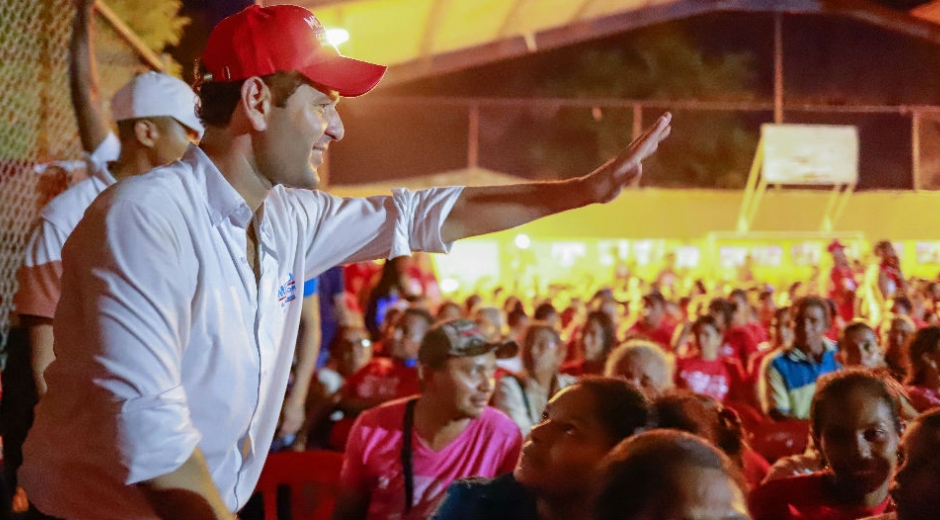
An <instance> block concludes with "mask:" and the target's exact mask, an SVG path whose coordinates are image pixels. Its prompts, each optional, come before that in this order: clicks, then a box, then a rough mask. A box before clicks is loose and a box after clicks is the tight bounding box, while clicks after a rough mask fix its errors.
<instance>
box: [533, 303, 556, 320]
mask: <svg viewBox="0 0 940 520" xmlns="http://www.w3.org/2000/svg"><path fill="white" fill-rule="evenodd" d="M553 314H558V310H557V309H555V306H554V305H552V304H551V303H548V302H546V303H543V304H541V305H539V306H538V307H536V308H535V312H534V313H533V314H532V317H533V318H535V319H536V321H543V320H546V319H548V317H549V316H551V315H553Z"/></svg>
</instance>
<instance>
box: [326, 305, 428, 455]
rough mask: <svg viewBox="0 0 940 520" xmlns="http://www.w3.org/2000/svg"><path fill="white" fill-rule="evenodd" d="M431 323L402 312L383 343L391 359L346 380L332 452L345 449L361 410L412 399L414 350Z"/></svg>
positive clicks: (422, 314)
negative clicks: (401, 399)
mask: <svg viewBox="0 0 940 520" xmlns="http://www.w3.org/2000/svg"><path fill="white" fill-rule="evenodd" d="M433 322H434V319H433V318H432V317H431V314H430V313H429V312H428V311H426V310H424V309H420V308H409V309H405V311H404V312H403V313H402V315H401V316H400V317H399V318H398V320H397V321H396V323H395V326H394V328H393V330H392V332H391V334H390V336H389V338H387V339H386V341H388V342H389V345H386V352H389V353H390V354H391V357H390V358H388V357H373V358H372V360H371V361H369V364H367V365H366V366H364V367H362V368H361V369H359V370H358V371H356V372H355V373H354V374H353V375H351V376H349V378H348V379H346V382H345V383H344V384H343V388H342V389H341V390H340V396H341V397H340V401H339V404H338V405H337V408H338V409H339V410H341V411H342V412H343V414H344V418H343V419H342V420H340V421H339V422H337V423H336V426H334V427H333V433H332V434H331V436H330V442H331V444H332V445H333V447H334V448H336V449H342V448H343V447H344V446H345V439H346V435H347V434H348V432H349V429H350V428H351V427H352V423H353V420H354V419H355V418H356V416H358V415H359V414H360V413H362V412H363V411H364V410H368V409H369V408H372V407H375V406H378V405H380V404H382V403H384V402H386V401H391V400H392V399H398V398H401V397H407V396H410V395H415V394H417V393H419V392H420V391H421V388H420V385H419V383H418V348H419V347H420V345H421V341H422V340H423V339H424V335H425V334H426V333H427V331H428V329H429V328H430V327H431V324H432V323H433Z"/></svg>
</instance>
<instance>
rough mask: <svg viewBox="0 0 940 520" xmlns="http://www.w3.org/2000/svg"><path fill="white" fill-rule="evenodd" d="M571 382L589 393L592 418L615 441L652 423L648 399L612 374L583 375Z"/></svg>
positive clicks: (638, 431) (633, 433)
mask: <svg viewBox="0 0 940 520" xmlns="http://www.w3.org/2000/svg"><path fill="white" fill-rule="evenodd" d="M573 386H577V387H579V388H582V389H584V390H587V391H588V392H590V393H591V396H592V397H593V398H594V408H595V411H596V412H597V415H596V417H595V418H596V419H597V422H598V423H599V424H600V425H601V427H602V428H603V429H604V430H605V432H606V433H607V434H608V435H609V436H610V437H611V438H612V439H613V440H614V442H615V443H618V442H620V441H621V440H623V439H626V438H627V437H630V436H631V435H636V434H637V433H640V432H641V431H644V430H646V429H647V428H649V427H651V426H652V422H653V412H652V410H651V408H650V403H649V401H647V400H646V397H644V396H643V394H642V393H641V392H640V391H639V390H637V389H636V388H635V387H634V386H633V385H631V384H630V383H628V382H626V381H624V380H622V379H614V378H611V377H600V376H585V377H583V378H582V379H580V380H579V381H578V382H576V383H575V384H574V385H573Z"/></svg>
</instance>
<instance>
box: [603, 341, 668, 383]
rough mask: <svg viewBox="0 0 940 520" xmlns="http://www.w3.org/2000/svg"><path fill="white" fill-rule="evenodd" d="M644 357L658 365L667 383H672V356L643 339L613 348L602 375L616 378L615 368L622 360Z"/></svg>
mask: <svg viewBox="0 0 940 520" xmlns="http://www.w3.org/2000/svg"><path fill="white" fill-rule="evenodd" d="M637 355H638V356H646V357H649V358H652V359H655V360H656V362H657V363H659V364H660V365H661V366H662V368H663V372H664V373H665V374H664V375H665V378H666V380H667V381H672V378H673V373H674V372H675V361H674V358H673V356H672V354H670V353H668V352H666V351H665V350H664V349H663V348H662V347H660V346H659V345H658V344H656V343H654V342H652V341H648V340H645V339H630V340H628V341H626V342H625V343H622V344H620V346H618V347H617V348H615V349H614V350H613V351H612V352H611V353H610V356H608V357H607V363H606V364H605V366H604V375H606V376H610V377H616V373H617V368H618V367H619V366H620V364H621V363H622V362H623V360H624V359H626V358H628V357H630V356H637Z"/></svg>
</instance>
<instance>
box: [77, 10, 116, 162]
mask: <svg viewBox="0 0 940 520" xmlns="http://www.w3.org/2000/svg"><path fill="white" fill-rule="evenodd" d="M94 11H95V0H75V22H74V24H73V26H72V39H71V41H70V42H69V91H70V93H71V95H72V107H73V108H74V109H75V119H76V121H77V123H78V135H79V137H80V138H81V141H82V149H84V150H85V151H86V152H88V153H91V152H93V151H95V149H97V148H98V145H100V144H101V142H102V141H104V140H105V138H106V137H107V136H108V122H107V121H106V120H105V117H104V113H103V110H102V108H101V92H100V90H99V88H98V73H97V64H96V61H95V58H94V47H93V46H92V43H91V24H92V22H93V20H94V16H95V12H94Z"/></svg>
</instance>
